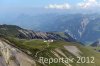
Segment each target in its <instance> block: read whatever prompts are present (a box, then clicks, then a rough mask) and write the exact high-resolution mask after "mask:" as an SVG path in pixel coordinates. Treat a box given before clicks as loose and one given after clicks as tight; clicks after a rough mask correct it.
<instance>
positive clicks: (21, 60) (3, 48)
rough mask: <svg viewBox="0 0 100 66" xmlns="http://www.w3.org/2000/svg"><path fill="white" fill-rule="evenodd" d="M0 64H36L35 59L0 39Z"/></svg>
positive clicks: (17, 65)
mask: <svg viewBox="0 0 100 66" xmlns="http://www.w3.org/2000/svg"><path fill="white" fill-rule="evenodd" d="M0 66H36V65H35V61H34V60H33V59H32V58H31V57H29V56H28V55H26V54H25V53H23V52H22V51H20V50H19V49H17V48H15V47H12V46H10V45H9V44H7V43H6V42H4V41H2V40H0Z"/></svg>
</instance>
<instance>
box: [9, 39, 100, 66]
mask: <svg viewBox="0 0 100 66" xmlns="http://www.w3.org/2000/svg"><path fill="white" fill-rule="evenodd" d="M7 39H8V40H9V41H10V42H11V43H10V44H11V45H13V46H15V47H17V48H19V49H21V50H22V51H24V52H26V53H27V51H30V52H31V53H32V54H29V55H30V56H32V57H33V58H34V59H35V60H38V58H39V57H46V58H50V57H52V58H56V56H55V55H54V54H53V53H51V51H54V52H56V51H55V49H56V48H59V49H60V50H61V51H62V52H63V53H64V54H66V56H67V57H72V58H76V56H74V55H73V54H72V53H70V52H68V51H66V50H65V49H64V47H63V46H76V47H77V48H78V49H79V50H80V51H81V52H82V54H81V56H85V57H91V56H94V57H95V64H86V63H85V64H82V63H81V64H76V61H75V62H74V63H71V65H72V66H99V65H100V62H99V61H100V54H99V53H97V52H95V51H93V50H91V49H90V48H87V47H83V46H82V45H80V44H78V43H72V42H64V41H54V42H53V43H44V42H43V40H35V39H34V40H26V39H21V40H20V39H16V38H7ZM48 44H49V47H47V45H48ZM39 51H41V52H40V53H39V54H38V55H37V57H35V55H36V53H37V52H39ZM56 53H57V52H56ZM57 54H58V55H59V56H61V57H64V56H62V55H61V54H59V53H57ZM37 64H38V66H42V65H41V64H39V63H38V62H37ZM47 65H48V66H65V65H64V64H62V63H58V64H54V63H52V64H50V65H49V64H47Z"/></svg>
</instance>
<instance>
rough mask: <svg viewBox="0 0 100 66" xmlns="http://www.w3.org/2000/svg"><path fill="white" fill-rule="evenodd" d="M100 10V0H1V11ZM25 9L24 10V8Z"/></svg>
mask: <svg viewBox="0 0 100 66" xmlns="http://www.w3.org/2000/svg"><path fill="white" fill-rule="evenodd" d="M34 8H39V9H43V8H44V9H53V10H54V9H55V10H83V9H84V10H89V9H92V10H95V9H97V10H100V0H0V12H7V11H13V10H15V11H17V10H20V11H21V10H22V9H27V10H28V9H31V10H32V9H34ZM23 11H24V10H23Z"/></svg>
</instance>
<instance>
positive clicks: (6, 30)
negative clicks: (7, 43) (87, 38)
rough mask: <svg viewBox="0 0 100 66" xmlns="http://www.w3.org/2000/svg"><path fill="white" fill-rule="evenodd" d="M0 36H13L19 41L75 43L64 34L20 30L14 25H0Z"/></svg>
mask: <svg viewBox="0 0 100 66" xmlns="http://www.w3.org/2000/svg"><path fill="white" fill-rule="evenodd" d="M0 35H4V36H11V37H12V36H13V37H17V38H20V39H43V40H48V39H53V40H64V41H75V39H73V38H72V37H71V36H70V35H68V34H67V33H66V32H35V31H32V30H26V29H22V28H20V27H18V26H15V25H0Z"/></svg>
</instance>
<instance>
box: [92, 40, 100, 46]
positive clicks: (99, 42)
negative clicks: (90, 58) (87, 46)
mask: <svg viewBox="0 0 100 66" xmlns="http://www.w3.org/2000/svg"><path fill="white" fill-rule="evenodd" d="M91 46H93V47H100V40H98V41H96V42H94V43H93V44H91Z"/></svg>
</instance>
